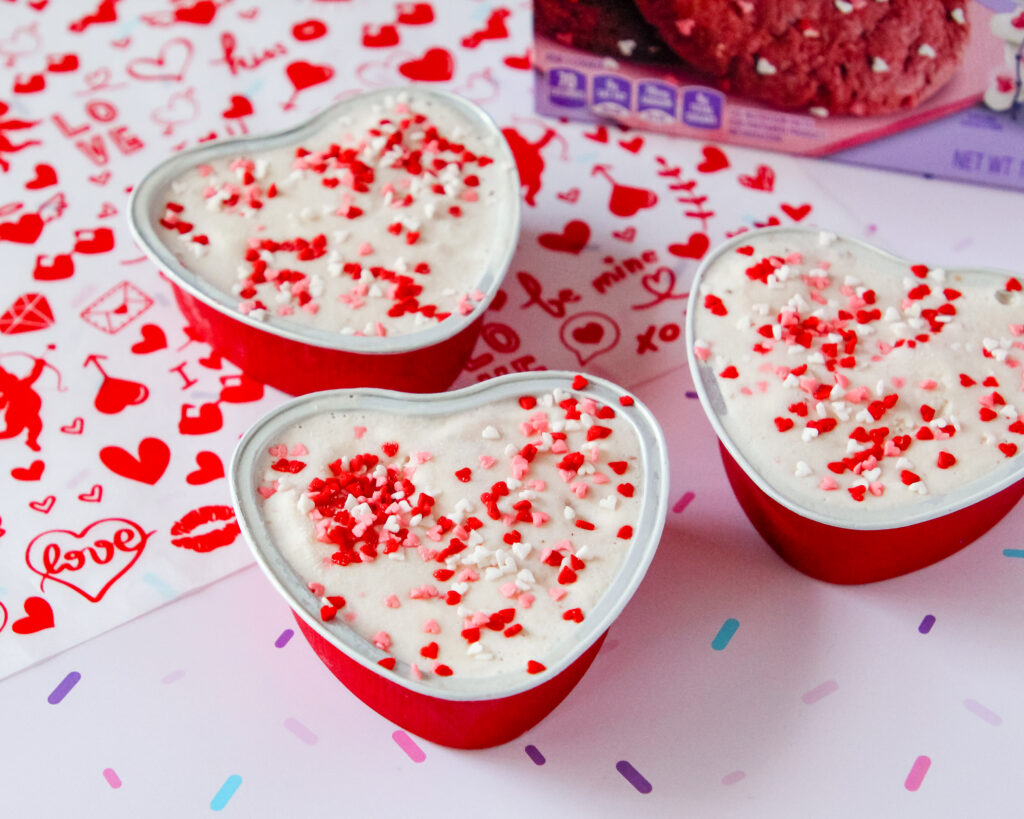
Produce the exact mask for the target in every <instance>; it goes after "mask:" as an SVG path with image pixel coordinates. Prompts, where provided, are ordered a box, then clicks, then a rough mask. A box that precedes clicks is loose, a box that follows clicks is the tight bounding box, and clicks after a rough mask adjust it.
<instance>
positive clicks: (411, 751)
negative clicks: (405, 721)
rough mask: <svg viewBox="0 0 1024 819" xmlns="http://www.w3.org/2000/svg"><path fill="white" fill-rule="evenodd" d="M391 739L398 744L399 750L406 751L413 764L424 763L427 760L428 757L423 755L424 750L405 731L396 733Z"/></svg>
mask: <svg viewBox="0 0 1024 819" xmlns="http://www.w3.org/2000/svg"><path fill="white" fill-rule="evenodd" d="M391 738H392V739H393V740H394V741H395V742H396V743H397V744H398V747H399V748H401V749H402V750H403V751H405V753H406V754H407V755H408V757H409V759H411V760H412V761H413V762H422V761H423V760H424V759H426V758H427V755H426V754H425V753H423V749H422V748H421V747H420V746H419V745H417V744H416V743H415V742H414V741H413V739H412V737H411V736H409V735H408V734H407V733H405V731H395V732H394V733H393V734H392V735H391Z"/></svg>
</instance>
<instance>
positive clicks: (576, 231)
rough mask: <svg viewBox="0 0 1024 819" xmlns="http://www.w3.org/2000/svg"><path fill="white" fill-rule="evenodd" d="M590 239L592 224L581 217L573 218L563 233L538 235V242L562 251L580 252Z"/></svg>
mask: <svg viewBox="0 0 1024 819" xmlns="http://www.w3.org/2000/svg"><path fill="white" fill-rule="evenodd" d="M589 239H590V226H589V225H588V224H587V223H586V222H582V221H580V220H579V219H573V220H572V221H571V222H569V223H568V224H566V226H565V227H564V228H563V229H562V232H561V233H542V234H541V235H540V236H538V237H537V243H538V244H539V245H540V246H541V247H546V248H547V249H548V250H557V251H559V252H561V253H579V252H580V251H581V250H583V248H584V247H586V246H587V241H588V240H589Z"/></svg>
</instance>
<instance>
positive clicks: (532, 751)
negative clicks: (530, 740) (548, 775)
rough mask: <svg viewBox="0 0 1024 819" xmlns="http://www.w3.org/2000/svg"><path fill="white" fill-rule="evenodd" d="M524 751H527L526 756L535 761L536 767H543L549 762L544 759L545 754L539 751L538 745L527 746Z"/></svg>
mask: <svg viewBox="0 0 1024 819" xmlns="http://www.w3.org/2000/svg"><path fill="white" fill-rule="evenodd" d="M524 750H525V751H526V755H527V756H528V757H530V759H531V760H532V761H533V764H534V765H543V764H544V763H545V762H547V760H546V759H545V758H544V754H542V753H541V752H540V751H539V750H538V749H537V746H536V745H527V746H526V748H525V749H524Z"/></svg>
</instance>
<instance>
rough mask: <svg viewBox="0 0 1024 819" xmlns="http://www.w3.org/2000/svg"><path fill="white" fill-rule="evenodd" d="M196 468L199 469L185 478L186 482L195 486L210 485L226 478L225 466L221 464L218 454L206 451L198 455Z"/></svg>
mask: <svg viewBox="0 0 1024 819" xmlns="http://www.w3.org/2000/svg"><path fill="white" fill-rule="evenodd" d="M196 466H197V467H199V468H198V469H196V470H194V471H193V472H189V473H188V475H186V476H185V481H186V482H187V483H190V484H192V485H193V486H199V485H201V484H204V483H210V481H215V480H217V479H218V478H223V477H224V464H223V463H221V460H220V456H219V455H217V453H216V452H209V451H206V450H204V451H203V452H200V453H198V454H197V455H196Z"/></svg>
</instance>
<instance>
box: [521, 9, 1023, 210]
mask: <svg viewBox="0 0 1024 819" xmlns="http://www.w3.org/2000/svg"><path fill="white" fill-rule="evenodd" d="M534 7H535V15H534V33H535V65H536V69H537V74H536V84H535V94H536V108H537V111H538V112H539V113H541V114H543V115H547V116H552V117H568V118H570V119H579V120H584V121H588V122H613V123H617V124H620V125H624V126H628V127H632V128H645V129H650V130H656V131H661V132H664V133H669V134H676V135H680V136H686V137H691V138H694V139H700V140H708V141H719V142H726V143H734V144H737V145H746V146H751V147H756V148H767V149H771V150H777V151H783V152H786V153H792V154H799V155H804V156H819V157H829V158H831V159H835V160H838V161H843V162H851V163H855V164H861V165H867V166H872V167H879V168H886V169H892V170H902V171H909V172H915V173H923V174H929V175H934V176H938V177H943V178H948V179H957V180H963V181H969V182H977V183H983V184H991V185H997V186H1001V187H1008V188H1016V189H1020V190H1024V68H1022V49H1024V3H1022V2H1019V0H810V2H806V1H804V0H800V1H799V2H797V1H796V0H537V2H536V3H535V4H534Z"/></svg>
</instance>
